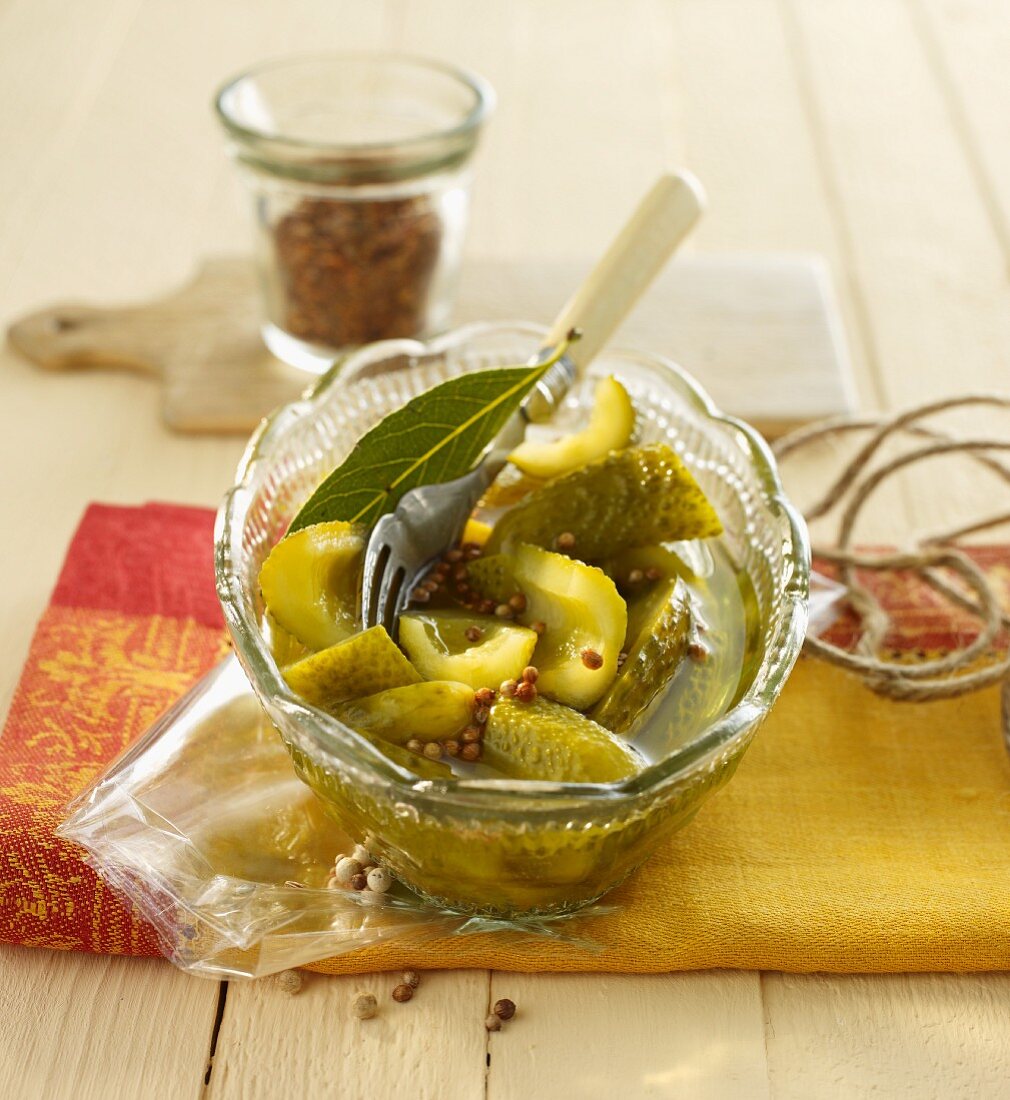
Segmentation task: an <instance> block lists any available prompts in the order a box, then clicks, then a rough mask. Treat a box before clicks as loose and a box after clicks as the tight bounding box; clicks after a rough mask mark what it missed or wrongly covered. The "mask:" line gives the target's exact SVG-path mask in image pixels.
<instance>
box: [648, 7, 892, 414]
mask: <svg viewBox="0 0 1010 1100" xmlns="http://www.w3.org/2000/svg"><path fill="white" fill-rule="evenodd" d="M658 33H659V34H660V35H661V36H662V37H661V41H662V47H663V53H664V57H665V58H666V59H667V60H666V63H665V64H664V65H663V66H662V71H661V78H662V82H663V89H662V94H663V103H664V107H665V108H666V122H665V128H664V137H665V140H666V142H667V144H668V145H671V146H674V147H679V148H680V150H681V158H682V159H683V161H684V163H685V164H687V165H689V166H690V167H691V168H692V170H693V171H695V172H696V173H697V174H698V176H699V177H700V178H701V179H702V180H703V181H704V183H705V188H706V190H707V191H708V195H709V209H708V211H707V213H706V215H705V218H704V219H703V220H702V222H701V224H700V226H699V227H698V231H697V234H696V242H697V246H698V248H699V249H700V250H707V249H718V250H722V249H732V250H736V251H754V252H757V251H764V250H770V251H776V252H778V251H782V250H784V249H793V250H796V251H798V252H814V253H818V254H819V255H821V256H823V257H824V259H825V261H826V262H827V264H828V266H829V269H830V271H831V273H832V276H833V281H834V286H835V290H836V292H837V294H838V297H839V301H840V304H841V308H842V313H843V317H844V319H845V322H846V330H847V336H848V344H849V348H850V351H851V357H852V365H853V370H854V375H855V380H856V385H857V387H858V391H859V396H860V398H861V400H862V402H863V405H864V406H868V407H872V406H873V405H875V404H877V403H879V400H880V393H879V389H878V386H877V382H876V380H875V378H874V377H873V374H872V372H871V370H870V364H869V362H868V359H867V351H866V348H865V346H864V344H865V338H866V333H865V331H864V328H863V326H862V318H861V314H860V310H859V301H858V288H856V287H854V286H853V284H852V279H851V274H852V273H851V270H850V265H849V256H848V253H847V250H846V247H845V240H844V237H843V236H842V234H841V233H840V230H839V226H838V224H837V220H836V218H835V216H834V210H833V208H832V204H831V201H830V194H829V192H828V188H827V183H826V180H825V178H824V174H823V165H822V164H821V162H820V159H819V157H818V150H817V142H816V140H815V136H814V135H813V134H812V133H811V130H810V127H809V118H808V115H807V113H806V111H805V110H804V104H803V101H802V99H801V96H800V95H799V94H798V93H799V86H798V84H797V80H796V72H795V68H794V64H793V58H792V56H791V53H790V46H789V41H788V38H787V35H786V33H785V28H784V27H783V23H782V19H781V18H780V11H779V7H778V4H777V2H776V0H708V2H707V3H704V4H676V5H665V6H664V7H663V8H662V12H661V20H660V26H659V32H658Z"/></svg>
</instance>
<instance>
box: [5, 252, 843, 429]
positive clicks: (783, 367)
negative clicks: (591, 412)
mask: <svg viewBox="0 0 1010 1100" xmlns="http://www.w3.org/2000/svg"><path fill="white" fill-rule="evenodd" d="M590 267H591V261H589V260H556V259H552V260H526V261H522V260H496V259H481V258H476V259H474V258H471V259H469V260H468V261H467V263H466V265H465V267H464V270H463V279H462V287H461V291H460V295H459V301H458V303H457V307H456V316H457V319H458V320H459V322H461V323H462V322H468V321H515V320H525V321H536V322H540V323H546V322H548V321H549V320H550V318H551V316H552V314H553V313H556V312H557V311H558V310H560V309H561V307H562V305H563V304H564V301H565V296H566V295H567V294H568V293H569V291H570V290H572V289H574V288H575V287H577V286H578V285H579V284H580V283H581V282H582V280H583V279H584V278H585V276H586V273H587V272H588V271H589V269H590ZM259 307H260V299H259V290H258V286H257V283H256V278H255V272H254V270H253V267H252V263H251V261H250V260H249V258H247V257H244V256H233V257H228V256H221V257H214V258H213V259H210V260H208V261H206V262H205V263H203V264H201V266H200V268H199V270H198V271H197V273H196V274H195V275H194V276H193V278H192V280H190V281H189V282H187V283H186V285H185V286H183V287H182V288H180V289H178V290H175V291H172V292H171V293H170V294H168V295H167V296H165V297H164V298H161V299H159V300H157V301H153V302H149V303H142V304H135V305H129V306H121V307H116V306H100V307H96V306H89V305H81V304H76V303H66V304H56V305H52V306H46V307H44V308H43V309H41V310H34V311H32V312H31V313H29V314H28V315H26V316H24V317H19V318H17V319H16V320H15V321H14V322H13V323H12V324H11V325H10V327H9V330H8V339H9V342H10V344H11V346H12V347H14V348H15V349H16V350H17V351H18V352H20V353H21V354H22V355H23V356H24V357H25V358H26V359H28V360H30V361H31V362H33V363H35V364H36V365H38V366H40V367H43V368H45V369H47V370H53V371H65V372H70V371H73V372H80V371H84V370H94V369H97V370H100V371H107V370H110V369H117V370H127V371H131V372H133V373H135V374H140V375H146V376H148V377H151V378H152V379H157V380H158V381H159V382H160V386H161V413H162V418H163V419H164V421H165V423H166V424H167V425H168V426H169V427H170V428H172V429H173V430H175V431H182V432H193V433H197V434H207V433H209V434H221V433H230V434H239V435H242V436H248V434H249V432H250V431H251V430H252V429H253V428H255V427H256V425H257V424H258V423H259V421H260V419H261V418H262V417H263V416H264V415H265V414H266V413H267V412H269V411H270V410H271V409H273V408H274V407H275V406H277V405H280V404H282V403H283V402H285V401H291V400H293V399H294V398H295V397H297V396H298V395H299V393H300V392H301V391H302V390H303V389H304V388H305V386H306V385H307V384H308V382H309V381H310V378H309V377H308V376H306V374H305V373H304V372H303V371H298V370H294V369H292V368H290V367H287V366H286V365H285V364H283V363H281V362H279V361H278V360H277V359H275V358H274V357H273V356H272V355H271V354H270V353H269V352H268V351H267V349H266V348H265V347H264V345H263V341H262V339H261V338H260V333H259V324H260V319H261V313H260V308H259ZM614 343H616V344H619V345H621V346H622V347H630V348H643V349H648V350H650V351H653V352H658V353H659V354H661V355H668V356H670V357H672V358H673V359H674V360H675V361H677V362H680V363H685V364H686V363H690V364H691V369H692V370H693V371H694V372H695V373H697V374H699V375H702V376H704V377H705V380H706V383H707V385H708V389H709V392H710V393H711V394H712V396H713V398H714V399H715V400H716V402H717V403H718V404H719V405H720V407H721V408H723V409H725V410H726V411H727V412H729V413H732V414H733V415H734V416H741V417H743V418H744V419H745V420H749V421H750V422H751V423H753V424H754V425H755V426H756V427H758V428H759V429H760V430H761V431H763V432H764V433H765V434H766V435H768V436H776V435H781V434H782V433H783V432H786V431H789V430H791V429H792V428H795V427H798V426H800V425H801V424H806V423H809V422H810V421H812V420H819V419H821V418H823V417H828V416H837V415H839V414H842V413H845V412H851V411H853V410H854V408H855V392H854V384H853V379H852V371H851V367H850V364H849V357H848V353H847V351H846V348H845V341H844V338H843V337H842V334H841V323H840V320H839V317H838V311H837V307H836V305H835V301H834V293H833V291H832V288H831V283H830V277H829V275H828V273H827V270H826V268H825V266H824V263H823V261H822V260H820V259H817V258H813V257H804V256H779V255H775V254H774V253H754V254H752V255H750V256H746V255H744V256H740V255H714V256H712V255H710V256H688V257H686V258H683V259H681V260H679V261H678V262H677V263H676V264H674V265H671V267H670V268H669V269H668V270H667V271H665V272H664V273H663V274H662V275H661V276H660V277H659V278H658V279H657V280H656V282H655V285H654V286H652V288H651V289H650V290H649V292H648V293H647V294H646V295H645V296H644V298H643V300H642V301H641V302H639V304H638V305H637V306H636V307H635V308H634V309H633V310H632V312H631V314H630V316H629V317H628V318H627V320H626V321H625V322H624V323H623V324H621V325H620V326H619V327H618V330H617V334H616V336H615V338H614ZM580 346H581V345H580Z"/></svg>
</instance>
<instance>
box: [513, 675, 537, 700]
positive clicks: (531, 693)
mask: <svg viewBox="0 0 1010 1100" xmlns="http://www.w3.org/2000/svg"><path fill="white" fill-rule="evenodd" d="M536 697H537V686H536V684H531V683H530V681H529V680H523V682H522V683H521V684H519V685H518V686H517V687H516V698H517V699H518V700H519V702H520V703H532V702H533V700H534V699H535V698H536Z"/></svg>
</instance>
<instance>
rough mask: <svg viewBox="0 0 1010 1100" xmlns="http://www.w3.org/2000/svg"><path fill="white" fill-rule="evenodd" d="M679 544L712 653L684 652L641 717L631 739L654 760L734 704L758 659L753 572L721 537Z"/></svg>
mask: <svg viewBox="0 0 1010 1100" xmlns="http://www.w3.org/2000/svg"><path fill="white" fill-rule="evenodd" d="M677 550H678V553H680V554H681V555H682V556H683V557H684V558H685V559H687V561H688V563H689V564H690V566H691V568H692V569H693V570H694V571H695V573H696V577H695V579H692V580H689V581H687V586H688V588H689V589H690V592H691V596H692V599H693V601H694V606H695V608H696V610H697V613H698V616H699V617H700V619H701V620H702V621H703V622H704V623H705V625H706V627H707V629H705V631H704V632H703V633H701V634H700V636H699V637H700V640H701V641H703V642H704V644H705V646H706V648H707V649H708V651H709V652H708V657H707V659H706V660H704V661H696V660H693V659H692V658H690V657H685V658H684V660H683V661H682V662H681V663H680V666H679V667H678V669H677V671H676V672H675V673H674V675H673V678H672V680H671V682H670V684H669V686H668V687H667V688H666V690H665V691H662V692H661V693H660V694H659V695H658V696H657V698H656V699H654V700H653V702H652V704H651V705H650V707H649V710H648V711H647V712H646V714H644V715H643V716H642V717H641V718H640V719H639V720H638V722H636V724H635V729H634V730H633V731H632V732H631V734H630V739H631V742H632V744H633V745H634V746H635V748H636V749H638V750H639V752H641V753H642V755H643V756H644V757H645V759H646V760H647V761H648V762H649V763H650V764H654V763H657V762H658V761H660V760H662V759H663V758H664V757H665V756H669V754H670V753H671V752H673V751H674V750H675V749H679V748H681V747H683V746H684V745H686V744H689V743H690V742H691V741H692V740H693V739H694V738H695V737H697V736H698V734H699V733H701V731H702V730H704V729H705V727H706V726H709V725H711V723H712V722H714V721H715V720H716V719H717V718H719V717H720V716H721V715H723V714H725V713H726V711H728V710H729V709H730V708H731V707H732V706H734V704H735V703H736V702H737V701H738V700H739V699H740V698H741V696H742V695H743V694H744V693H745V692H746V690H747V688H748V687H749V686H750V682H751V680H752V679H753V676H754V672H755V670H756V669H757V667H758V665H759V664H760V662H761V631H760V618H759V607H758V601H757V594H756V593H755V591H754V585H753V583H752V581H751V579H750V577H749V575H748V574H747V573H746V572H745V571H743V570H741V569H740V568H739V567H738V566H737V565H735V564H734V562H733V561H732V559H731V558H730V555H729V552H728V551H727V550H726V548H725V547H724V546H723V545H722V543H721V542H719V543H716V542H713V543H707V542H706V543H691V544H686V545H684V546H683V547H681V546H678V547H677Z"/></svg>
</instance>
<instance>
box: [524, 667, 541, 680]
mask: <svg viewBox="0 0 1010 1100" xmlns="http://www.w3.org/2000/svg"><path fill="white" fill-rule="evenodd" d="M522 678H523V680H525V681H526V683H527V684H535V683H536V682H537V680H539V679H540V669H538V668H537V666H536V665H527V666H526V667H525V668H524V669H523V673H522Z"/></svg>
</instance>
